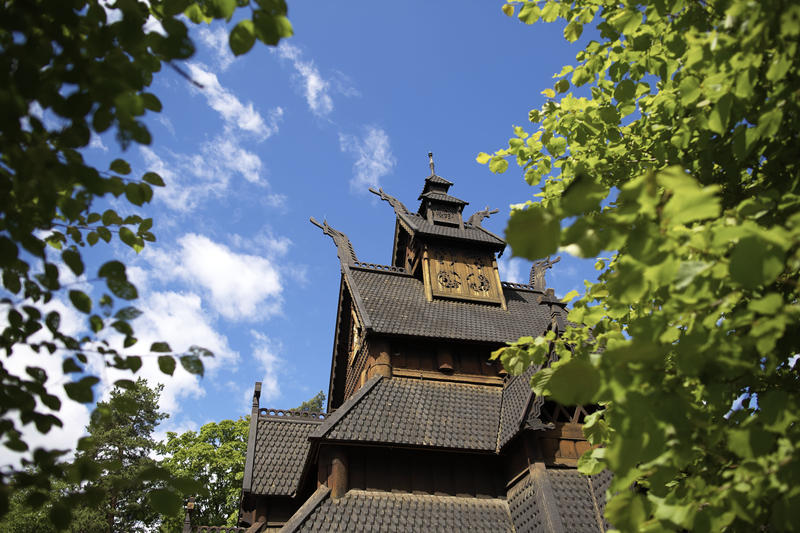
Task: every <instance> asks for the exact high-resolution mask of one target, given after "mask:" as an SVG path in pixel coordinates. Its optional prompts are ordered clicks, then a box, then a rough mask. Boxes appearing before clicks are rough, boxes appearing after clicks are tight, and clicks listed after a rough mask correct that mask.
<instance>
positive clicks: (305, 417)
mask: <svg viewBox="0 0 800 533" xmlns="http://www.w3.org/2000/svg"><path fill="white" fill-rule="evenodd" d="M328 415H329V413H323V412H318V411H301V410H299V409H273V408H271V407H259V409H258V416H259V417H262V416H263V417H266V418H267V419H268V420H285V421H286V422H314V423H321V422H322V421H323V420H325V419H326V418H327V417H328Z"/></svg>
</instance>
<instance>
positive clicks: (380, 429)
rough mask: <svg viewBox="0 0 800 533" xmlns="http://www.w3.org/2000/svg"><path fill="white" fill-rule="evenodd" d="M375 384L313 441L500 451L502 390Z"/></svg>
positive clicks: (410, 382)
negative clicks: (318, 439)
mask: <svg viewBox="0 0 800 533" xmlns="http://www.w3.org/2000/svg"><path fill="white" fill-rule="evenodd" d="M373 380H375V381H372V380H370V382H368V384H367V385H365V386H364V387H362V389H361V391H363V390H364V389H367V391H366V393H364V394H362V395H360V396H359V395H358V394H356V395H354V396H353V397H351V398H349V399H348V400H347V401H346V402H345V403H344V404H342V406H341V407H340V408H339V409H338V410H337V411H336V415H335V416H336V419H335V420H334V419H333V418H332V419H330V420H326V421H325V423H324V424H322V425H321V426H320V427H319V428H318V430H317V431H316V432H314V434H313V435H312V438H325V439H327V440H336V441H351V442H372V443H390V444H403V445H408V446H430V447H436V448H451V449H464V450H478V451H491V452H494V451H495V448H496V445H497V424H498V419H499V416H500V400H501V394H502V391H501V389H500V388H499V387H487V386H482V385H469V384H464V383H452V382H436V381H421V380H418V379H409V378H399V377H394V378H392V379H384V380H381V379H380V378H373ZM368 387H369V388H368ZM361 391H359V392H361ZM356 396H359V397H358V398H356Z"/></svg>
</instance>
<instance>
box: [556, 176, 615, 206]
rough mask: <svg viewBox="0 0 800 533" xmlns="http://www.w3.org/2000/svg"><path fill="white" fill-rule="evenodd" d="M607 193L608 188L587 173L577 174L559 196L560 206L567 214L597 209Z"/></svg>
mask: <svg viewBox="0 0 800 533" xmlns="http://www.w3.org/2000/svg"><path fill="white" fill-rule="evenodd" d="M607 194H608V189H606V188H605V187H603V186H602V185H600V184H599V183H597V182H595V181H594V180H593V179H592V178H591V177H589V176H588V175H587V174H578V175H577V176H576V177H575V179H574V180H572V183H570V184H569V185H567V188H566V190H565V191H564V195H563V196H562V197H561V207H562V208H563V209H564V211H565V214H567V215H577V214H579V213H583V212H586V211H589V210H592V209H597V208H598V207H599V205H600V202H601V201H603V199H604V198H605V197H606V195H607Z"/></svg>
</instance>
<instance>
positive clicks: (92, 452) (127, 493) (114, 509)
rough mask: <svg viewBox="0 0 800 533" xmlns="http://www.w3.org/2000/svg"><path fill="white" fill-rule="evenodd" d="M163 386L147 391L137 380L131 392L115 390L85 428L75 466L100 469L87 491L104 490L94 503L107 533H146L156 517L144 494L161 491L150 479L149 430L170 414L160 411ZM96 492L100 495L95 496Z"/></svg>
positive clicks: (152, 449) (152, 445)
mask: <svg viewBox="0 0 800 533" xmlns="http://www.w3.org/2000/svg"><path fill="white" fill-rule="evenodd" d="M163 388H164V387H163V385H158V386H157V387H156V388H154V389H151V388H150V387H148V386H147V382H146V381H144V380H143V379H138V380H137V381H136V382H135V383H134V385H133V386H132V387H130V388H126V389H121V388H115V389H114V390H112V391H111V398H110V399H109V401H107V402H98V403H97V407H96V409H95V410H94V412H93V413H92V419H91V421H90V422H89V426H88V427H87V428H86V430H87V432H88V433H89V437H88V438H86V439H85V440H84V441H83V442H82V443H81V445H80V447H79V451H78V453H77V455H76V457H75V464H76V465H78V466H79V467H81V468H93V469H96V470H97V471H99V474H100V475H99V477H98V479H97V480H96V481H94V482H92V483H91V484H90V485H89V487H88V489H89V490H92V489H98V488H100V489H102V493H104V498H103V499H102V500H101V502H100V503H99V505H98V508H99V509H100V510H101V511H102V514H103V518H104V521H105V523H106V524H107V529H108V530H109V531H130V532H135V531H146V530H147V529H148V528H149V526H152V525H153V524H155V523H156V522H157V521H158V519H159V515H158V512H157V511H156V509H155V508H154V507H152V506H150V505H149V499H148V495H149V494H150V493H152V492H153V491H154V490H156V489H160V488H162V487H163V483H162V482H161V481H162V480H159V479H158V478H156V479H153V478H152V474H151V473H152V472H154V471H155V467H156V465H157V462H156V460H155V459H154V458H153V454H154V452H155V451H156V441H155V440H153V435H152V434H153V430H154V429H155V427H156V426H157V425H158V424H159V423H160V422H161V421H162V420H164V419H166V418H168V417H169V415H167V414H166V413H162V412H160V411H159V410H158V399H159V396H160V394H161V391H162V390H163ZM99 493H100V491H98V494H99Z"/></svg>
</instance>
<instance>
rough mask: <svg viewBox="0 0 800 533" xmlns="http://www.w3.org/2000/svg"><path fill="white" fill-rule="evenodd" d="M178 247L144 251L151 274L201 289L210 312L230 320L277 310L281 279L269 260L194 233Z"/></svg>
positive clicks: (269, 313)
mask: <svg viewBox="0 0 800 533" xmlns="http://www.w3.org/2000/svg"><path fill="white" fill-rule="evenodd" d="M178 245H179V248H178V249H176V250H174V251H173V252H172V253H165V252H162V251H160V250H156V251H150V252H145V258H146V259H147V260H149V261H150V262H151V264H152V265H153V266H154V267H155V268H154V275H156V276H159V275H160V276H162V277H163V278H164V279H165V280H169V279H179V280H182V281H184V282H186V283H188V284H189V285H190V286H192V287H199V288H201V289H203V290H204V291H205V292H206V293H207V294H208V296H209V298H210V303H211V305H212V307H213V308H214V310H216V311H217V312H218V313H220V314H221V315H222V316H224V317H226V318H230V319H232V320H259V319H263V318H264V317H265V316H269V315H271V314H274V313H276V312H278V311H279V310H280V305H281V292H282V290H283V287H282V280H281V275H280V273H279V271H278V268H277V266H276V264H275V263H274V262H273V261H271V260H270V259H268V258H265V257H260V256H256V255H250V254H243V253H241V254H240V253H236V252H234V251H232V250H231V249H230V248H228V247H227V246H225V245H224V244H220V243H217V242H214V241H212V240H211V239H209V238H208V237H205V236H203V235H197V234H194V233H189V234H187V235H184V236H183V237H181V238H180V239H178Z"/></svg>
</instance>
